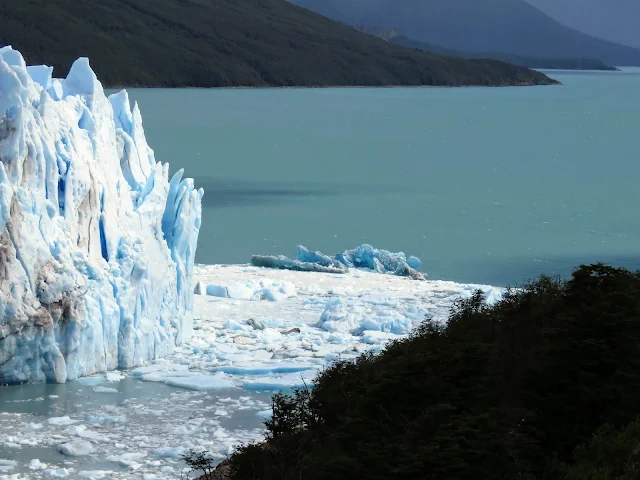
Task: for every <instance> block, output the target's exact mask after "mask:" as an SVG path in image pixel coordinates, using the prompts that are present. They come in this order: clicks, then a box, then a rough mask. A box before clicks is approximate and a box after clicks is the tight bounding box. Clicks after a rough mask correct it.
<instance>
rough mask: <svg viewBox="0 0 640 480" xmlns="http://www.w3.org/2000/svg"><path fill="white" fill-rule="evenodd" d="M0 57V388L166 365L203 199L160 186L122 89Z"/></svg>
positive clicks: (185, 307)
mask: <svg viewBox="0 0 640 480" xmlns="http://www.w3.org/2000/svg"><path fill="white" fill-rule="evenodd" d="M52 71H53V69H52V68H51V67H47V66H34V67H27V66H26V65H25V62H24V60H23V58H22V56H21V55H20V53H19V52H17V51H15V50H13V49H12V48H11V47H4V48H0V384H3V383H19V382H43V381H49V382H64V381H66V380H70V379H74V378H77V377H80V376H83V375H89V374H92V373H95V372H101V371H106V370H112V369H115V368H128V367H132V366H134V365H138V364H140V363H141V362H143V361H145V360H149V359H154V358H158V357H161V356H163V355H165V354H168V353H170V352H171V351H172V349H173V347H174V345H177V344H180V343H182V342H183V341H184V340H185V339H186V338H187V337H188V335H189V334H190V332H191V322H192V302H193V297H192V295H193V294H192V288H191V277H192V274H193V262H194V256H195V251H196V245H197V240H198V231H199V229H200V221H201V198H202V195H203V191H202V189H200V190H196V189H195V188H194V185H193V180H191V179H185V180H181V178H182V171H180V172H178V173H176V174H175V175H174V176H173V178H172V179H171V181H169V178H168V175H169V166H168V164H164V165H163V164H161V163H157V162H156V161H155V158H154V154H153V151H152V150H151V149H150V148H149V146H148V145H147V141H146V139H145V135H144V130H143V128H142V120H141V116H140V110H139V109H138V106H137V105H134V107H133V110H131V107H130V104H129V98H128V96H127V93H126V92H125V91H122V92H120V93H117V94H115V95H111V96H110V97H109V98H107V97H106V96H105V94H104V91H103V89H102V85H101V84H100V82H99V81H98V80H97V78H96V76H95V74H94V72H93V71H92V70H91V68H90V66H89V62H88V60H87V59H86V58H80V59H78V60H77V61H76V62H75V63H74V64H73V66H72V67H71V70H70V71H69V75H68V76H67V78H66V79H64V80H60V79H54V78H52Z"/></svg>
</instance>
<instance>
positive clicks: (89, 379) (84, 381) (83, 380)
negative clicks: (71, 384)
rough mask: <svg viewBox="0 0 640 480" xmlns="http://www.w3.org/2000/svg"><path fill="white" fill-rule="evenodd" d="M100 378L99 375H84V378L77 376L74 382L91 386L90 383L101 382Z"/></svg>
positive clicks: (96, 383)
mask: <svg viewBox="0 0 640 480" xmlns="http://www.w3.org/2000/svg"><path fill="white" fill-rule="evenodd" d="M102 380H103V379H102V378H100V377H84V378H78V379H76V380H74V381H75V383H78V384H80V385H87V386H92V385H100V384H101V383H102Z"/></svg>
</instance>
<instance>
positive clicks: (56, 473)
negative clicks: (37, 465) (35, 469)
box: [44, 468, 71, 478]
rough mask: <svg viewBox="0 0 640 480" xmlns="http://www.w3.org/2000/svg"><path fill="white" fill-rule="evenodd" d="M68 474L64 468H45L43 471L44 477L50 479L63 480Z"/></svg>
mask: <svg viewBox="0 0 640 480" xmlns="http://www.w3.org/2000/svg"><path fill="white" fill-rule="evenodd" d="M70 473H71V472H69V470H67V469H66V468H58V469H55V470H54V469H53V468H47V469H46V470H45V471H44V476H45V477H51V478H65V477H68V476H69V474H70Z"/></svg>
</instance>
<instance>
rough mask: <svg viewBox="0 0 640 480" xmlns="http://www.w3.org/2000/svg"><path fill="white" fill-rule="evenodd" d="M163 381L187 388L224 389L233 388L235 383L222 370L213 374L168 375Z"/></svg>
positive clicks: (173, 385)
mask: <svg viewBox="0 0 640 480" xmlns="http://www.w3.org/2000/svg"><path fill="white" fill-rule="evenodd" d="M164 383H166V384H167V385H170V386H172V387H181V388H188V389H189V390H203V391H207V390H224V389H229V388H235V384H234V383H233V382H232V381H231V380H229V378H228V377H227V376H226V375H225V374H224V373H222V372H220V373H218V374H215V375H194V376H192V377H168V378H166V379H165V381H164Z"/></svg>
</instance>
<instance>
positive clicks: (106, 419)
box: [85, 415, 127, 425]
mask: <svg viewBox="0 0 640 480" xmlns="http://www.w3.org/2000/svg"><path fill="white" fill-rule="evenodd" d="M126 421H127V418H126V417H124V416H118V415H89V416H88V417H87V418H85V422H87V423H90V424H95V425H110V424H113V423H124V422H126Z"/></svg>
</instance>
